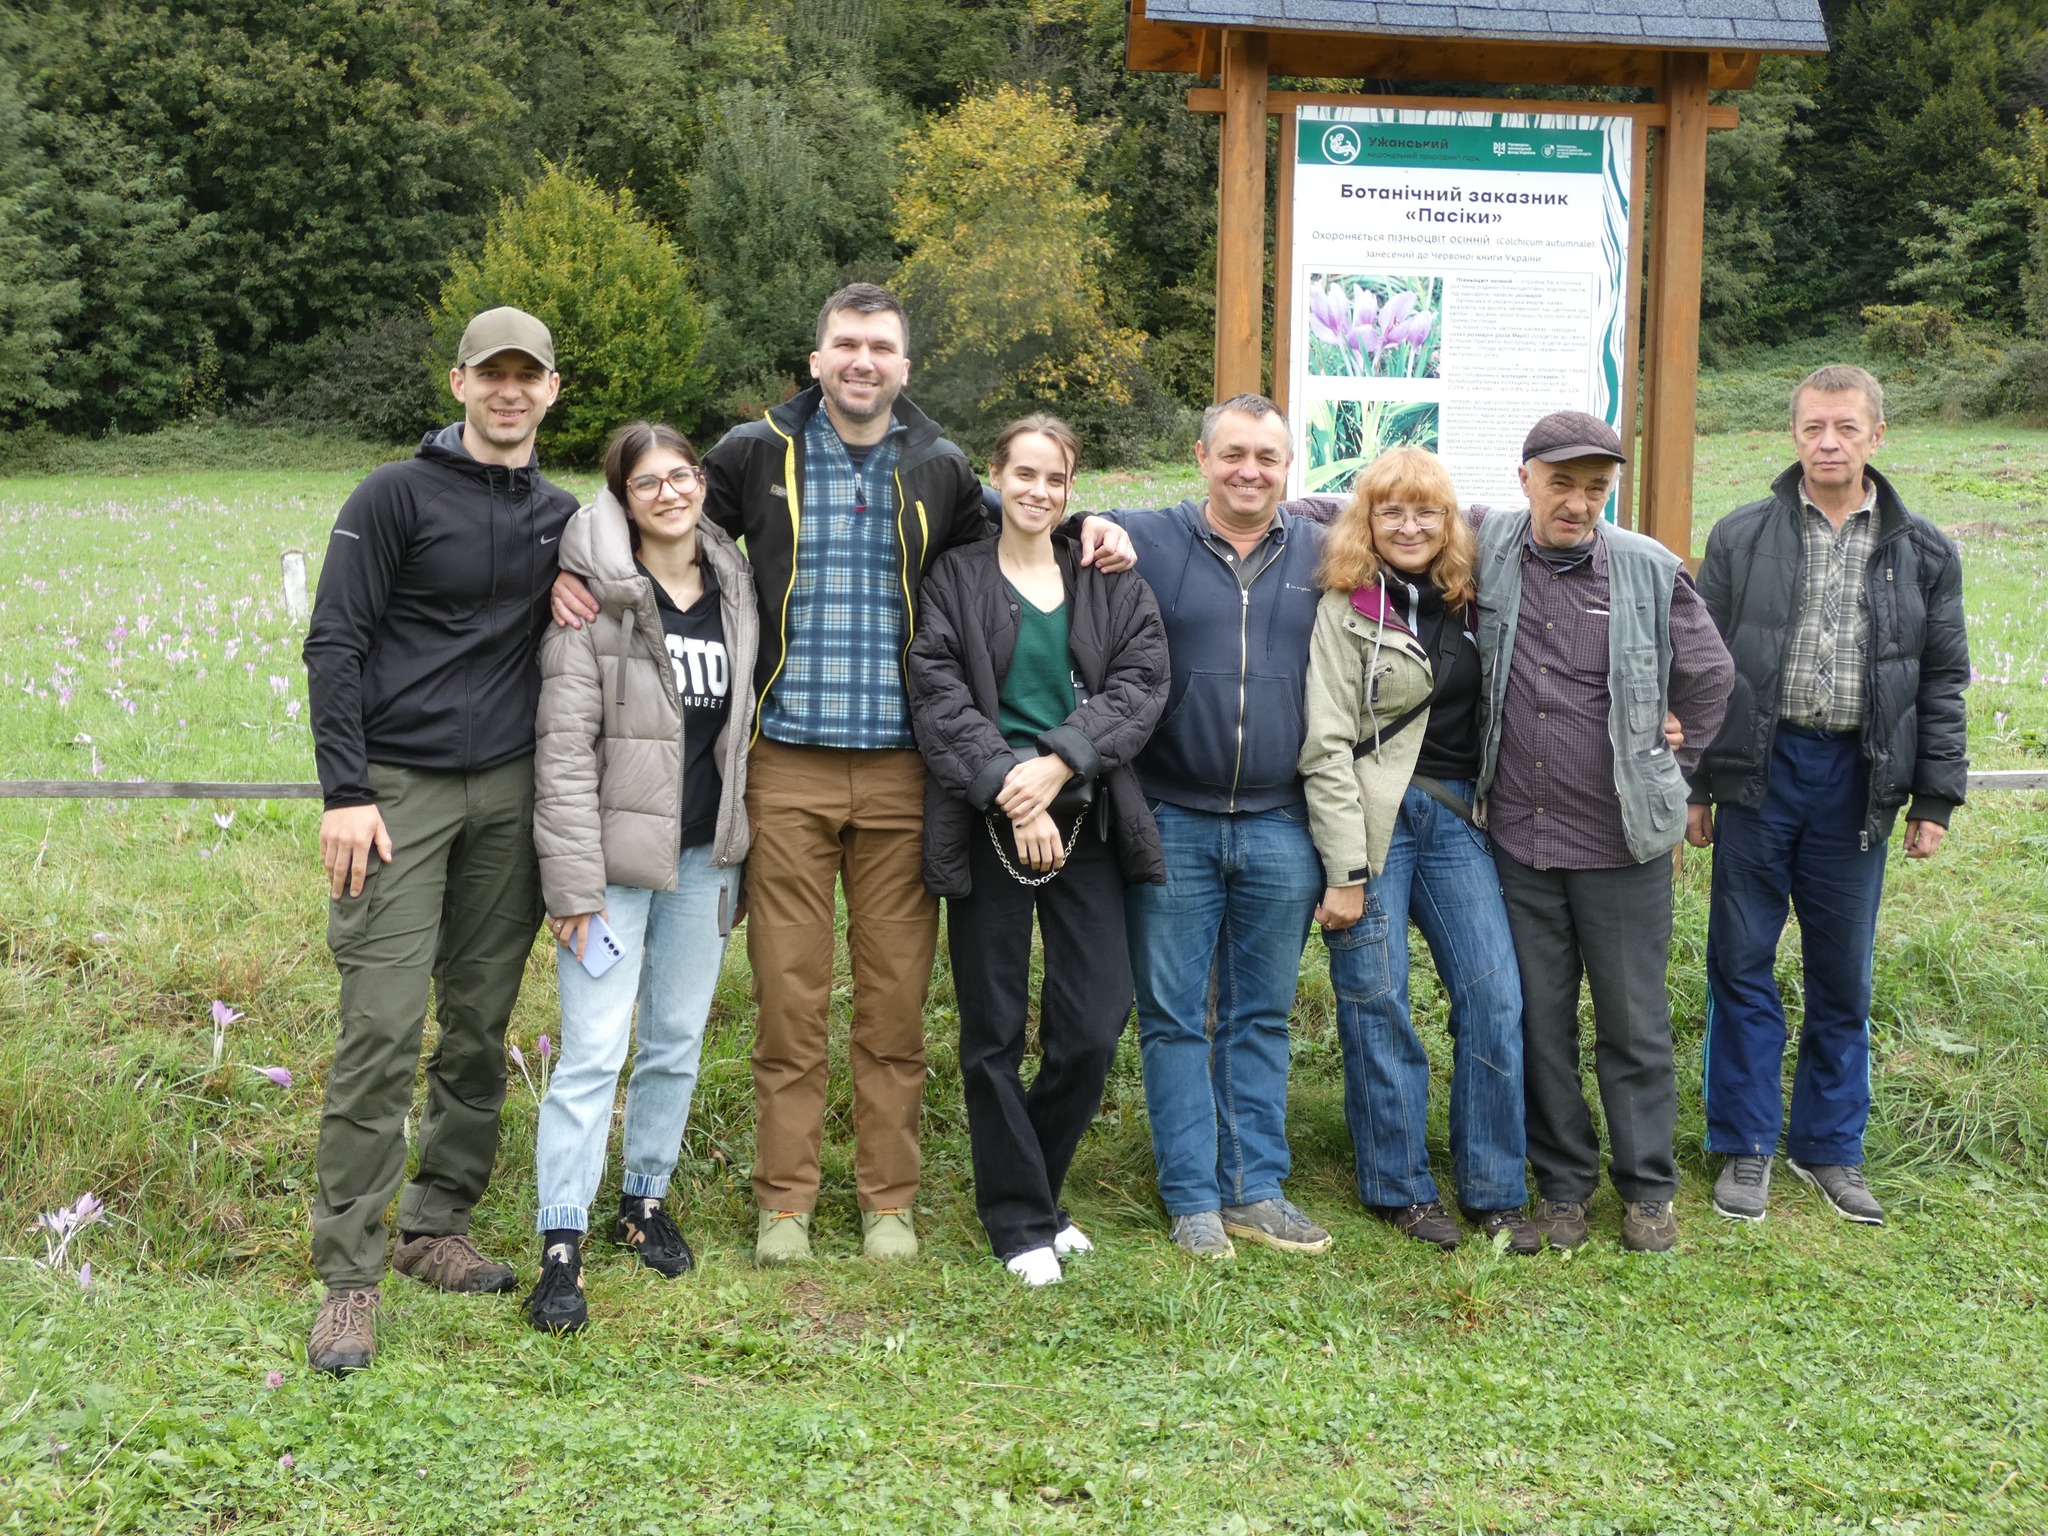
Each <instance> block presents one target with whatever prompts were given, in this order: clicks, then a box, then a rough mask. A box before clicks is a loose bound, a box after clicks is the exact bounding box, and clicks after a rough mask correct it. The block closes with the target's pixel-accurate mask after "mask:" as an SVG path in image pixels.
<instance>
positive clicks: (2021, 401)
mask: <svg viewBox="0 0 2048 1536" xmlns="http://www.w3.org/2000/svg"><path fill="white" fill-rule="evenodd" d="M1990 394H1991V399H1990V401H1989V402H1988V404H1989V405H1990V408H1991V410H1993V411H1994V412H1999V413H2009V414H2011V415H2015V416H2048V342H2044V341H2022V342H2019V343H2017V344H2016V345H2014V346H2012V347H2010V348H2008V349H2007V351H2006V354H2005V360H2004V362H2003V364H2002V366H2000V368H1999V370H1998V372H1997V374H1996V375H1995V376H1994V379H1993V382H1992V386H1991V391H1990Z"/></svg>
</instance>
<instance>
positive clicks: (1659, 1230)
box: [1621, 1200, 1678, 1253]
mask: <svg viewBox="0 0 2048 1536" xmlns="http://www.w3.org/2000/svg"><path fill="white" fill-rule="evenodd" d="M1621 1246H1622V1247H1623V1248H1626V1249H1627V1250H1628V1251H1629V1252H1630V1253H1669V1252H1670V1251H1671V1250H1672V1249H1673V1248H1676V1247H1677V1246H1678V1212H1676V1211H1675V1210H1673V1209H1672V1208H1671V1202H1670V1201H1669V1200H1631V1201H1629V1202H1628V1203H1627V1204H1625V1205H1623V1206H1622V1208H1621Z"/></svg>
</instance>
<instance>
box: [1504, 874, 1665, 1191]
mask: <svg viewBox="0 0 2048 1536" xmlns="http://www.w3.org/2000/svg"><path fill="white" fill-rule="evenodd" d="M1493 861H1494V866H1495V868H1497V869H1498V870H1499V871H1500V890H1501V895H1502V896H1504V897H1505V898H1506V899H1507V906H1508V929H1509V931H1510V932H1511V933H1512V934H1513V936H1514V940H1515V960H1516V962H1517V964H1518V965H1519V967H1520V969H1521V972H1522V1086H1523V1091H1524V1093H1525V1095H1526V1097H1527V1102H1528V1131H1529V1166H1530V1167H1531V1168H1532V1169H1533V1170H1534V1171H1535V1174H1536V1190H1537V1193H1538V1194H1540V1195H1542V1196H1543V1198H1544V1199H1546V1200H1590V1199H1592V1198H1593V1191H1594V1189H1595V1188H1596V1187H1597V1186H1598V1185H1599V1182H1600V1138H1599V1136H1598V1134H1597V1133H1596V1132H1595V1131H1594V1129H1593V1115H1592V1111H1591V1110H1589V1109H1588V1108H1587V1106H1586V1093H1585V1088H1584V1086H1583V1079H1582V1078H1581V1076H1580V1071H1581V1068H1580V1064H1579V981H1580V978H1581V977H1582V976H1583V977H1584V978H1585V980H1586V981H1587V982H1588V983H1589V984H1590V985H1591V987H1592V990H1593V1075H1594V1077H1595V1078H1596V1079H1597V1080H1598V1081H1599V1084H1600V1107H1601V1109H1602V1110H1603V1111H1605V1113H1606V1116H1607V1141H1608V1146H1609V1149H1610V1161H1609V1163H1608V1173H1609V1175H1610V1176H1611V1177H1612V1178H1613V1180H1614V1187H1615V1189H1616V1190H1618V1191H1619V1192H1620V1194H1621V1198H1622V1199H1624V1200H1669V1199H1670V1198H1671V1197H1672V1196H1673V1195H1675V1194H1677V1193H1678V1162H1677V1159H1676V1157H1675V1156H1674V1155H1673V1151H1672V1145H1671V1142H1672V1137H1673V1135H1674V1133H1675V1131H1676V1128H1677V1122H1678V1081H1677V1073H1676V1070H1675V1067H1674V1065H1673V1062H1672V1059H1671V1053H1672V1046H1671V994H1670V992H1669V991H1668V990H1667V988H1666V985H1665V970H1666V968H1667V967H1668V966H1669V964H1670V960H1671V861H1670V860H1669V859H1662V858H1658V859H1652V860H1650V862H1649V863H1647V864H1634V865H1630V866H1629V867H1628V868H1626V869H1531V868H1530V867H1529V866H1528V865H1526V864H1523V863H1519V862H1518V861H1516V860H1515V859H1514V858H1512V857H1510V856H1509V855H1508V854H1506V853H1504V852H1502V851H1501V848H1500V845H1499V844H1495V845H1494V850H1493Z"/></svg>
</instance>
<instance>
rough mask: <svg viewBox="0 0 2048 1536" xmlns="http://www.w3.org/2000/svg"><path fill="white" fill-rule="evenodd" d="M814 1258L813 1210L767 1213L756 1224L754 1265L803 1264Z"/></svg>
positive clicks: (763, 1266)
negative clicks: (812, 1240)
mask: <svg viewBox="0 0 2048 1536" xmlns="http://www.w3.org/2000/svg"><path fill="white" fill-rule="evenodd" d="M810 1257H811V1213H810V1212H809V1211H763V1212H762V1213H761V1215H760V1218H759V1219H758V1220H757V1221H756V1222H755V1224H754V1263H755V1264H756V1265H758V1266H760V1267H762V1268H764V1269H765V1268H766V1267H767V1266H769V1265H771V1264H803V1263H807V1262H808V1261H809V1260H810Z"/></svg>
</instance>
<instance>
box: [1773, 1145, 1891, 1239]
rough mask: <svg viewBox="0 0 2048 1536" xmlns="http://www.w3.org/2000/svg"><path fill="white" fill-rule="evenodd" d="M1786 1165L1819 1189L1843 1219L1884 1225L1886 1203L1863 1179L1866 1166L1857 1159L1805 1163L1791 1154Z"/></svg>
mask: <svg viewBox="0 0 2048 1536" xmlns="http://www.w3.org/2000/svg"><path fill="white" fill-rule="evenodd" d="M1785 1166H1786V1167H1787V1168H1790V1169H1791V1170H1792V1172H1793V1173H1794V1174H1796V1175H1798V1177H1799V1178H1801V1179H1803V1180H1804V1181H1805V1182H1806V1183H1808V1184H1811V1185H1812V1186H1813V1187H1814V1188H1815V1189H1817V1190H1819V1191H1820V1197H1821V1199H1823V1200H1825V1201H1827V1203H1828V1207H1829V1209H1831V1210H1832V1211H1833V1212H1834V1213H1835V1214H1836V1215H1837V1216H1839V1217H1841V1218H1842V1220H1844V1221H1860V1222H1862V1223H1863V1224H1864V1225H1865V1226H1869V1227H1881V1226H1883V1225H1884V1207H1883V1206H1881V1205H1879V1204H1878V1203H1877V1196H1875V1195H1873V1194H1872V1193H1871V1192H1870V1186H1869V1185H1868V1184H1866V1183H1864V1182H1863V1170H1862V1169H1861V1168H1858V1167H1856V1166H1855V1165H1854V1164H1853V1163H1802V1162H1800V1161H1799V1159H1798V1158H1796V1157H1788V1158H1786V1159H1785Z"/></svg>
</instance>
